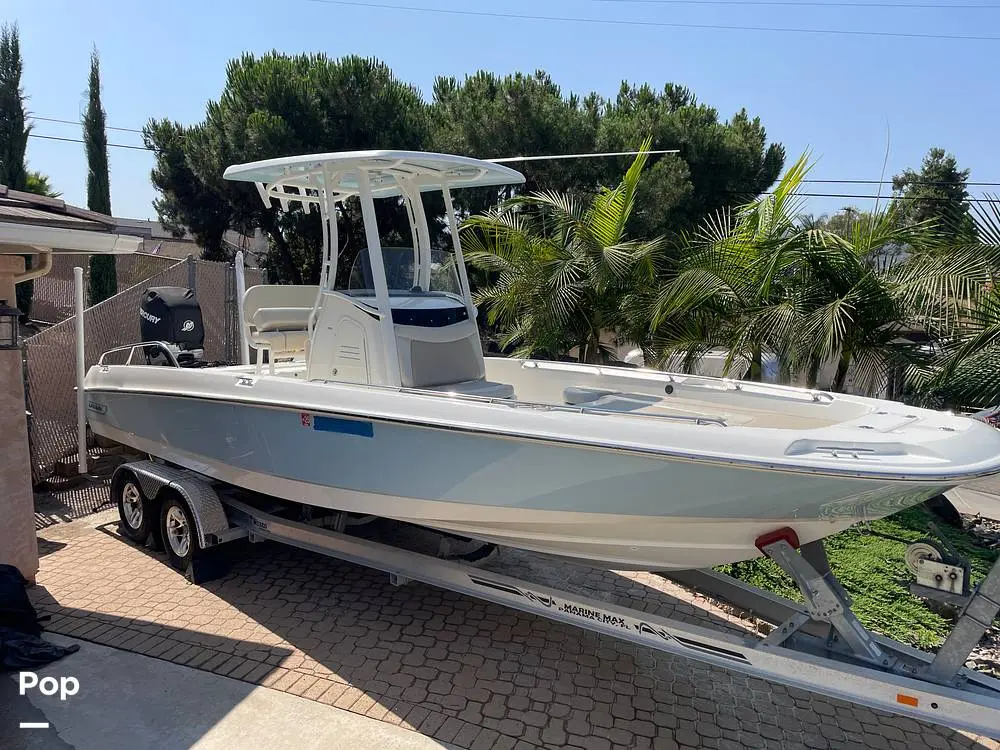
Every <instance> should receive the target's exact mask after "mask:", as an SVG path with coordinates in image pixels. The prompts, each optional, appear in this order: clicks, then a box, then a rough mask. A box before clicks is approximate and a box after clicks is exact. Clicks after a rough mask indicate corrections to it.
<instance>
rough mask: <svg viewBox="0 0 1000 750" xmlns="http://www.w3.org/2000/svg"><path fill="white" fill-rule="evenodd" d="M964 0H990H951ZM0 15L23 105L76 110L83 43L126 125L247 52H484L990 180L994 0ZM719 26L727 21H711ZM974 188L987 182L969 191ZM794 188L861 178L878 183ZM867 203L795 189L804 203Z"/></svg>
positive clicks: (573, 82) (612, 1) (147, 206)
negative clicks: (10, 39)
mask: <svg viewBox="0 0 1000 750" xmlns="http://www.w3.org/2000/svg"><path fill="white" fill-rule="evenodd" d="M790 3H793V4H790ZM858 3H865V5H864V6H863V7H862V6H858V5H857V4H858ZM902 5H910V6H913V5H922V6H928V5H930V6H937V7H900V6H902ZM970 5H977V6H989V7H979V8H969V7H959V6H970ZM387 6H396V7H394V8H392V7H387ZM893 6H896V7H893ZM428 9H440V10H451V11H465V12H470V11H471V12H478V13H485V14H490V13H492V14H508V15H520V16H521V17H517V18H501V17H496V16H482V15H479V16H473V15H459V14H454V13H438V12H430V11H429V10H428ZM528 16H535V17H536V18H529V17H528ZM538 16H546V17H548V18H549V19H558V20H543V19H540V18H537V17H538ZM567 19H590V20H589V21H573V20H567ZM0 21H3V22H11V21H14V22H16V23H17V24H18V26H19V28H20V33H21V47H22V56H23V58H24V76H23V85H24V91H25V94H26V95H27V96H28V109H29V111H30V113H31V114H33V115H35V116H36V117H37V118H42V117H45V118H55V119H62V120H70V121H77V120H79V118H80V116H81V113H82V112H83V109H84V107H85V104H86V87H87V76H88V66H89V55H90V51H91V49H92V47H93V46H94V45H96V47H97V49H98V51H99V52H100V56H101V73H102V86H103V91H102V96H103V103H104V108H105V110H106V111H107V120H108V125H109V126H110V127H115V128H134V129H139V128H141V127H142V126H143V124H144V123H145V122H146V121H147V120H148V119H149V118H151V117H155V118H160V117H169V118H171V119H174V120H177V121H179V122H182V123H185V124H193V123H197V122H200V121H201V120H202V119H203V117H204V113H205V106H206V104H207V102H208V101H209V100H212V99H215V98H217V97H218V96H219V94H220V93H221V91H222V87H223V83H224V79H225V67H226V63H227V61H228V60H230V59H231V58H233V57H236V56H239V55H241V54H242V53H244V52H252V53H258V54H259V53H264V52H268V51H270V50H273V49H276V50H279V51H281V52H286V53H298V52H325V53H326V54H327V55H329V56H331V57H340V56H343V55H349V54H358V55H363V56H372V57H377V58H379V59H381V60H383V61H385V62H386V63H387V64H388V65H390V66H391V67H392V69H393V71H394V72H395V74H396V75H397V77H399V78H401V79H403V80H406V81H409V82H411V83H413V84H415V85H416V86H417V87H418V88H419V89H420V90H421V91H422V92H423V94H424V96H425V97H429V95H430V91H431V87H432V83H433V81H434V79H435V77H436V76H438V75H448V76H456V77H458V78H462V77H464V76H466V75H469V74H472V73H474V72H475V71H477V70H480V69H487V70H491V71H493V72H496V73H501V74H506V73H511V72H515V71H526V72H531V71H534V70H537V69H542V70H545V71H547V72H548V73H549V74H550V75H551V76H552V77H553V79H554V80H555V81H556V82H557V83H558V84H559V85H560V86H561V87H562V89H563V91H564V93H568V92H570V91H574V92H579V93H587V92H590V91H596V92H598V93H600V94H602V95H604V96H606V97H613V96H614V95H615V94H616V93H617V90H618V87H619V85H620V83H621V81H622V80H628V81H631V82H637V83H638V82H648V83H650V84H651V85H653V86H654V87H655V88H660V87H662V85H663V84H664V83H666V82H674V83H679V84H683V85H685V86H687V87H689V88H690V89H692V90H693V91H694V92H695V94H696V95H697V97H698V99H699V100H700V101H701V102H704V103H706V104H709V105H711V106H713V107H715V108H716V109H717V110H718V111H719V113H720V116H721V117H722V118H728V117H730V116H731V115H732V114H733V113H735V112H737V111H738V110H739V109H741V108H743V107H745V108H747V110H748V111H749V112H750V113H751V115H755V116H759V117H760V118H761V121H762V122H763V124H764V126H765V128H766V129H767V132H768V136H769V137H770V138H771V139H772V140H775V141H779V142H781V143H783V144H784V145H785V148H786V149H787V152H788V155H789V159H788V162H789V163H790V162H791V161H792V160H793V159H794V158H795V157H796V156H798V155H799V154H800V153H802V152H803V151H805V150H807V149H808V150H809V151H810V152H811V154H812V157H813V159H814V160H815V162H816V163H815V166H814V168H813V170H812V173H811V175H810V176H811V177H813V178H817V179H841V180H844V179H852V180H861V179H864V180H878V179H889V178H891V176H892V175H893V174H895V173H898V172H900V171H901V170H903V169H905V168H907V167H914V168H917V167H919V164H920V161H921V159H922V158H923V156H924V154H925V153H926V152H927V150H928V149H929V148H930V147H932V146H940V147H942V148H945V149H946V150H948V151H949V152H951V153H953V154H955V156H956V157H957V158H958V161H959V165H960V166H962V167H968V168H971V170H972V176H971V178H970V179H971V180H974V181H980V182H996V183H1000V148H998V147H997V125H996V124H997V122H998V121H1000V97H997V96H996V81H995V69H996V59H997V52H998V51H1000V2H990V0H844V1H843V2H822V0H798V1H797V2H796V0H774V1H773V2H770V3H761V2H760V1H759V0H757V2H751V0H711V1H710V0H683V1H679V0H507V1H506V2H504V3H494V2H490V3H483V2H481V0H480V1H479V2H477V0H465V1H464V2H458V1H457V0H370V1H369V0H358V1H357V2H336V1H334V0H282V1H281V2H263V1H262V0H200V1H199V2H195V1H194V0H172V1H171V2H169V3H165V2H157V3H153V2H148V1H147V2H126V0H90V1H89V2H85V3H81V2H79V0H0ZM720 26H721V27H729V28H706V27H720ZM748 27H756V29H757V30H753V29H750V28H748ZM763 28H771V29H774V28H784V29H797V30H798V31H794V32H783V31H767V30H761V29H763ZM805 30H849V31H854V32H868V33H869V35H844V34H828V33H810V32H809V31H805ZM886 33H889V34H913V35H939V36H958V37H966V38H964V39H953V38H924V37H919V36H918V37H899V36H882V35H880V34H886ZM968 37H986V38H980V39H969V38H968ZM33 132H34V134H35V135H37V136H41V135H47V136H54V137H59V138H74V139H79V138H80V137H81V127H80V125H78V124H62V123H55V122H49V121H45V120H41V119H36V120H35V127H34V131H33ZM108 139H109V141H110V142H111V143H116V144H127V145H141V139H140V136H139V134H138V133H135V132H128V131H119V130H110V129H109V131H108ZM506 155H508V154H496V156H498V157H499V156H506ZM110 159H111V200H112V208H113V213H114V214H115V215H116V216H121V217H128V218H155V210H154V209H153V207H152V201H153V199H154V198H155V197H156V194H155V191H154V189H153V187H152V185H151V184H150V182H149V171H150V169H151V168H152V165H153V159H152V155H151V154H150V153H149V152H145V151H142V150H135V149H125V148H111V149H110ZM28 161H29V167H30V168H32V169H37V170H40V171H42V172H44V173H45V174H47V175H49V177H50V178H51V181H52V183H53V185H54V187H55V188H56V189H57V190H59V191H61V192H62V197H63V198H64V199H65V200H66V201H67V202H69V203H72V204H75V205H85V204H86V174H87V173H86V161H85V158H84V152H83V144H82V143H73V142H65V141H56V140H45V139H42V138H38V137H36V138H32V139H31V140H30V142H29V148H28ZM984 190H985V191H988V192H993V193H1000V186H996V187H975V188H971V189H970V192H971V193H973V195H976V196H978V195H981V194H982V192H983V191H984ZM809 192H817V193H819V192H822V193H857V194H863V195H866V196H867V195H875V194H876V186H873V185H837V184H825V185H818V184H817V185H811V186H810V188H809ZM871 204H872V201H870V200H865V199H857V198H834V197H829V198H810V199H809V202H808V204H807V206H806V208H807V210H808V211H809V212H811V213H816V214H819V213H830V212H833V211H836V210H838V209H839V208H841V207H842V206H844V205H854V206H858V207H860V208H862V209H864V208H868V207H870V206H871Z"/></svg>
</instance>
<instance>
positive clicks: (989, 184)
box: [802, 179, 1000, 187]
mask: <svg viewBox="0 0 1000 750" xmlns="http://www.w3.org/2000/svg"><path fill="white" fill-rule="evenodd" d="M802 181H803V182H818V183H820V184H822V185H838V184H839V185H891V184H892V183H893V181H892V180H813V179H809V180H802ZM906 184H907V185H923V186H926V185H954V184H955V183H953V182H945V181H937V182H935V181H933V180H914V181H912V182H907V183H906ZM964 184H965V185H972V186H974V187H997V186H1000V182H966V183H964Z"/></svg>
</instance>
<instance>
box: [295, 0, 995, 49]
mask: <svg viewBox="0 0 1000 750" xmlns="http://www.w3.org/2000/svg"><path fill="white" fill-rule="evenodd" d="M306 2H310V3H319V4H322V5H339V6H352V7H357V8H375V9H379V10H401V11H406V12H411V13H437V14H438V15H447V16H466V17H471V18H505V19H513V20H517V21H555V22H558V23H589V24H599V25H602V26H609V25H612V26H647V27H651V28H669V29H702V30H710V31H769V32H780V33H788V34H832V35H838V36H866V37H877V38H886V37H894V38H899V39H950V40H955V41H963V42H1000V36H980V35H972V34H969V35H963V34H921V33H917V32H906V31H862V30H859V29H803V28H791V27H785V26H723V25H719V24H705V23H677V22H673V21H635V20H630V19H623V18H580V17H578V16H537V15H531V14H528V13H500V12H498V11H488V10H460V9H457V8H421V7H417V6H413V5H390V4H388V3H371V2H361V0H306Z"/></svg>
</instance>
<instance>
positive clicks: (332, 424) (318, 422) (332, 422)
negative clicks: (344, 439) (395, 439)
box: [312, 416, 375, 438]
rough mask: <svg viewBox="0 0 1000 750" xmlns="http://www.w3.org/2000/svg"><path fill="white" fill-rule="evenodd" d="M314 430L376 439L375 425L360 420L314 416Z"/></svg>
mask: <svg viewBox="0 0 1000 750" xmlns="http://www.w3.org/2000/svg"><path fill="white" fill-rule="evenodd" d="M312 428H313V429H314V430H319V431H320V432H339V433H341V434H343V435H357V436H358V437H369V438H370V437H375V425H374V424H372V423H371V422H363V421H361V420H358V419H341V418H339V417H320V416H313V418H312Z"/></svg>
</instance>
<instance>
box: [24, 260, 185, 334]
mask: <svg viewBox="0 0 1000 750" xmlns="http://www.w3.org/2000/svg"><path fill="white" fill-rule="evenodd" d="M177 262H178V260H177V258H167V257H164V256H162V255H150V254H149V253H133V254H130V255H118V256H115V271H116V274H117V276H118V288H119V289H127V288H129V287H130V286H133V285H135V284H138V283H140V282H141V281H142V280H143V279H148V278H149V277H150V276H154V275H156V274H157V273H159V272H160V271H163V270H165V269H167V268H170V266H173V265H176V264H177ZM76 266H80V267H81V268H83V295H84V304H85V305H88V306H89V305H90V299H89V298H90V256H89V255H76V254H65V255H64V254H55V255H53V256H52V270H51V271H49V272H48V273H47V274H45V275H44V276H41V277H40V278H37V279H35V289H34V294H33V296H32V301H31V318H32V319H33V320H36V321H39V322H42V323H49V324H54V323H59V322H61V321H63V320H66V319H67V318H71V317H73V269H74V268H75V267H76Z"/></svg>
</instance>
